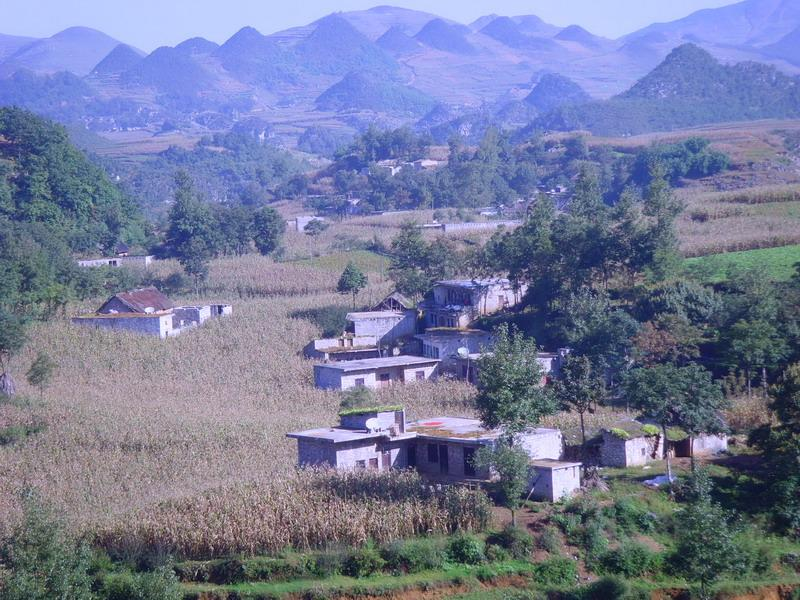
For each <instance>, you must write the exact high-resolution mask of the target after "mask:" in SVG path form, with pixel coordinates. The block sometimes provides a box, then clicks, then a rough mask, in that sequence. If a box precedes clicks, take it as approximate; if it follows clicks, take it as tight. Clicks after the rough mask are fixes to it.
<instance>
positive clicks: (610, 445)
mask: <svg viewBox="0 0 800 600" xmlns="http://www.w3.org/2000/svg"><path fill="white" fill-rule="evenodd" d="M600 435H601V436H602V441H601V443H600V456H599V460H600V464H601V465H602V466H604V467H618V468H625V467H641V466H644V465H646V464H648V463H651V462H653V461H657V460H661V459H662V457H663V456H664V440H663V436H662V435H661V431H660V430H659V428H658V427H655V426H652V425H650V426H648V425H642V424H641V423H639V422H637V421H626V422H624V423H619V424H618V425H617V426H616V427H612V428H611V429H604V430H603V431H602V432H601V434H600Z"/></svg>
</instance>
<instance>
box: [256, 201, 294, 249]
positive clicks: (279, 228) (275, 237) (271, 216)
mask: <svg viewBox="0 0 800 600" xmlns="http://www.w3.org/2000/svg"><path fill="white" fill-rule="evenodd" d="M285 231H286V221H284V220H283V219H282V218H281V216H280V214H279V213H278V211H276V210H275V209H274V208H270V207H269V206H265V207H263V208H261V209H259V210H257V211H256V212H255V213H254V214H253V241H254V242H255V245H256V248H258V251H259V252H260V253H261V254H263V255H264V256H267V255H269V254H272V253H273V252H274V251H275V250H276V249H277V248H278V246H279V245H280V242H281V237H282V236H283V233H284V232H285Z"/></svg>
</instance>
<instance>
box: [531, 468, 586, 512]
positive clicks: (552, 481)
mask: <svg viewBox="0 0 800 600" xmlns="http://www.w3.org/2000/svg"><path fill="white" fill-rule="evenodd" d="M531 466H532V467H533V469H534V473H533V478H532V479H531V483H530V487H531V489H532V491H533V493H532V496H533V497H535V498H537V499H539V500H546V501H548V502H558V501H559V500H563V499H564V498H569V497H570V496H572V495H573V494H574V493H575V492H577V491H578V490H579V489H580V488H581V463H579V462H564V461H560V460H552V459H536V460H532V461H531Z"/></svg>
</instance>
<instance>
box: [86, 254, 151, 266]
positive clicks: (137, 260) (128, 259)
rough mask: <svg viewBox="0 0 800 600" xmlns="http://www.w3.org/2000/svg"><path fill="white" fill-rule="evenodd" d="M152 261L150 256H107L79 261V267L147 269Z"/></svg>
mask: <svg viewBox="0 0 800 600" xmlns="http://www.w3.org/2000/svg"><path fill="white" fill-rule="evenodd" d="M153 260H154V257H152V256H109V257H108V258H92V259H89V260H79V261H78V266H79V267H86V268H96V267H132V266H138V267H149V266H150V265H151V264H152V262H153Z"/></svg>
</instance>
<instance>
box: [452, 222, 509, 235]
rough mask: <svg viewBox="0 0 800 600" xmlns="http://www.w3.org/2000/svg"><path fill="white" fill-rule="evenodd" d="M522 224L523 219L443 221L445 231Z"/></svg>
mask: <svg viewBox="0 0 800 600" xmlns="http://www.w3.org/2000/svg"><path fill="white" fill-rule="evenodd" d="M520 225H522V221H484V222H478V223H443V224H442V229H444V232H445V233H453V232H456V231H482V230H491V229H499V228H500V227H505V228H506V229H516V228H517V227H519V226H520Z"/></svg>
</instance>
